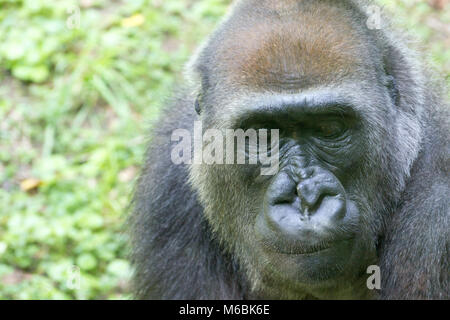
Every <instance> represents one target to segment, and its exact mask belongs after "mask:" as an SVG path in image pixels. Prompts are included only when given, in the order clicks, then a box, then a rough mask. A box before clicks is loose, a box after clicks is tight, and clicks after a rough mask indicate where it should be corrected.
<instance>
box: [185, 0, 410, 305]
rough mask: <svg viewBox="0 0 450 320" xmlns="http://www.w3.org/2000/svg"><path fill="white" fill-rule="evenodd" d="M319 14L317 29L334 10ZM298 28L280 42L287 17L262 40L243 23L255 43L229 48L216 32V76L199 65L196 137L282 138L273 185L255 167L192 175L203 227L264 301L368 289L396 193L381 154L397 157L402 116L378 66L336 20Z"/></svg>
mask: <svg viewBox="0 0 450 320" xmlns="http://www.w3.org/2000/svg"><path fill="white" fill-rule="evenodd" d="M317 6H318V7H319V8H321V6H320V5H317ZM317 6H316V7H317ZM322 10H323V12H322V13H321V16H322V18H321V19H323V16H326V15H327V14H332V13H333V12H334V11H335V10H338V9H337V8H336V7H332V8H330V7H323V8H322ZM299 16H300V17H299ZM341 16H343V17H345V15H343V14H341ZM302 18H305V16H301V15H297V18H296V19H298V21H296V22H295V25H299V28H298V30H295V31H293V32H286V29H287V28H288V26H289V25H290V24H292V21H291V19H294V18H293V17H290V16H289V18H287V19H286V20H285V21H284V22H278V21H277V22H275V23H274V24H272V25H270V30H268V29H261V28H260V26H259V22H258V21H259V20H258V19H254V18H253V19H252V18H251V17H250V18H249V17H247V20H246V21H248V25H246V26H245V29H246V30H253V28H256V29H257V30H259V31H260V32H259V33H258V32H255V30H253V31H252V38H251V40H249V41H247V42H238V43H233V45H230V43H229V41H228V40H229V38H232V39H236V38H237V37H239V35H236V34H227V32H223V34H222V33H220V32H219V34H218V35H216V37H215V39H216V38H219V39H221V44H218V43H213V44H210V47H207V48H206V49H205V51H208V52H209V53H210V54H209V56H203V57H202V56H201V55H200V61H208V59H209V60H211V59H214V62H215V63H214V68H208V67H207V65H211V63H209V62H208V64H207V65H201V64H198V65H197V66H196V68H197V71H198V73H199V75H200V77H201V79H202V83H203V87H202V92H201V94H202V100H201V104H202V105H201V120H202V121H203V125H204V127H206V128H208V127H209V128H217V129H221V130H225V129H229V128H233V129H238V128H240V129H243V130H246V129H249V128H253V129H279V135H280V141H279V150H280V152H279V160H280V166H279V170H278V172H277V173H276V174H275V175H273V176H269V177H265V176H260V175H259V172H260V170H259V169H260V168H259V167H258V166H257V165H219V166H214V165H193V166H192V167H191V182H192V185H193V186H194V188H196V189H197V191H198V194H199V195H200V199H201V201H202V204H203V205H204V207H205V214H206V216H207V218H208V220H209V222H210V224H211V226H212V227H213V229H214V230H215V231H216V232H217V234H218V235H219V238H220V239H221V240H222V242H224V243H226V247H227V248H228V250H229V251H231V252H232V254H233V256H237V257H238V259H240V264H241V265H244V266H246V269H247V272H248V273H249V275H248V276H249V278H250V279H251V281H250V282H251V283H252V285H253V286H254V289H255V291H256V292H258V290H260V292H261V294H264V295H265V296H267V295H268V294H269V295H270V294H273V295H274V296H277V297H280V296H281V297H290V298H299V297H302V296H301V295H303V296H304V295H308V294H311V295H314V296H317V297H330V296H327V293H326V292H327V289H329V288H330V287H334V286H336V285H337V284H338V283H339V285H340V287H344V288H345V283H349V286H350V283H355V281H356V282H357V281H358V280H355V279H361V281H363V279H365V278H367V275H366V269H367V267H368V266H369V265H370V264H373V262H374V261H376V245H377V238H378V236H379V234H380V233H381V231H382V225H383V217H382V214H383V211H384V209H385V208H386V207H387V206H389V204H391V203H394V202H395V200H396V197H397V196H398V192H399V189H400V188H401V184H402V183H403V182H402V181H403V177H402V176H401V171H397V172H394V171H393V170H391V167H392V166H394V167H395V166H396V165H397V162H398V161H397V160H398V159H396V158H395V155H390V154H389V153H388V152H386V153H385V152H384V150H385V148H394V149H395V139H396V138H397V137H396V136H395V134H394V135H393V134H392V133H393V132H394V133H395V132H396V129H395V127H396V126H397V122H396V121H397V119H398V118H399V116H398V114H397V111H396V109H395V97H394V96H393V95H392V94H391V92H390V90H389V88H390V85H391V84H390V83H389V81H390V77H389V75H387V74H386V73H385V67H384V66H383V58H382V56H381V55H380V54H375V55H374V53H373V52H371V51H370V50H371V48H372V43H371V42H370V41H369V40H367V43H363V44H361V36H360V35H359V36H358V37H357V34H359V32H361V31H360V30H357V29H352V28H351V27H350V25H349V24H346V21H345V19H343V20H342V21H340V22H337V21H335V23H336V25H334V26H333V25H331V24H328V25H327V28H330V29H329V30H325V31H324V27H323V26H322V24H321V23H320V22H319V21H318V22H316V23H315V24H310V25H308V26H307V27H305V28H304V29H302V26H303V23H304V22H302V21H303V20H302ZM305 19H307V20H308V19H309V18H305ZM343 30H347V33H344V34H337V33H338V32H339V31H343ZM315 31H316V32H315ZM305 33H306V34H307V36H305ZM338 36H340V37H341V39H340V41H339V43H341V44H345V45H343V47H340V48H339V51H338V50H336V48H335V42H332V41H333V40H334V38H335V37H338ZM355 39H358V41H356V40H355ZM368 39H370V38H368ZM312 44H314V45H312ZM213 48H214V49H213ZM312 48H314V50H313V49H312ZM317 48H319V49H321V50H322V51H318V49H317ZM311 50H313V51H311ZM211 52H212V53H211ZM230 60H233V61H234V62H232V63H230ZM237 61H240V62H237ZM224 65H226V66H227V68H225V67H224ZM250 69H252V72H250ZM212 79H214V80H212ZM217 83H220V84H221V85H220V86H218V85H217ZM388 132H390V134H388ZM405 170H406V169H405ZM386 172H389V174H386ZM395 174H398V175H397V176H395ZM380 186H383V188H382V189H383V190H384V191H381V188H380ZM364 277H365V278H364ZM275 283H276V285H275ZM343 284H344V285H343ZM275 288H276V289H275ZM342 290H349V288H345V289H342Z"/></svg>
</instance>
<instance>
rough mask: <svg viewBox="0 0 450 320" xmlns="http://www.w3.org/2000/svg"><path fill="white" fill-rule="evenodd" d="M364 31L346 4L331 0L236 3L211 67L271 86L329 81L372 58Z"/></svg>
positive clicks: (223, 76) (236, 79) (235, 79)
mask: <svg viewBox="0 0 450 320" xmlns="http://www.w3.org/2000/svg"><path fill="white" fill-rule="evenodd" d="M336 2H337V1H336ZM249 4H250V3H249ZM256 6H257V7H256ZM255 8H257V9H255ZM362 32H363V31H362V28H361V24H357V23H355V19H353V16H352V12H351V11H349V9H348V8H345V7H339V6H334V5H330V1H318V0H316V1H293V0H292V1H289V0H286V1H261V2H257V3H256V2H255V7H254V8H253V9H252V10H250V8H249V7H248V6H247V7H246V6H242V8H239V7H238V9H237V10H236V12H235V13H234V14H233V15H232V16H231V18H230V19H229V20H228V21H227V22H226V23H225V25H224V26H223V27H222V29H221V32H220V33H219V35H218V37H216V43H214V44H213V46H214V47H215V48H214V50H213V52H214V53H213V61H214V62H213V63H214V71H213V72H215V73H216V76H217V77H219V78H220V80H221V81H225V82H229V83H231V84H235V85H236V84H237V85H239V86H251V87H265V88H267V89H271V90H277V89H282V90H296V89H299V88H305V87H310V86H314V85H321V84H326V83H329V82H331V81H336V80H337V79H339V78H344V77H348V76H350V75H352V74H357V73H358V70H359V68H360V67H362V66H364V65H365V63H366V62H367V60H369V59H365V57H368V55H367V53H366V52H365V51H366V47H365V44H364V42H363V41H362V40H361V39H364V37H363V36H362V34H361V33H362Z"/></svg>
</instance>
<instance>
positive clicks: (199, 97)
mask: <svg viewBox="0 0 450 320" xmlns="http://www.w3.org/2000/svg"><path fill="white" fill-rule="evenodd" d="M201 100H202V95H201V93H199V94H198V95H197V98H196V99H195V112H197V114H198V115H200V113H201V112H202V109H201Z"/></svg>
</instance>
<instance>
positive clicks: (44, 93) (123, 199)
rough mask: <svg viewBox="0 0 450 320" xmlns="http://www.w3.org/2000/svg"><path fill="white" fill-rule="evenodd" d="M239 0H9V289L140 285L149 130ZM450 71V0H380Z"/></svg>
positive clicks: (78, 293)
mask: <svg viewBox="0 0 450 320" xmlns="http://www.w3.org/2000/svg"><path fill="white" fill-rule="evenodd" d="M229 3H230V1H229V0H197V1H196V0H150V1H145V0H135V1H121V0H79V1H68V0H64V1H48V0H0V299H127V298H130V295H129V290H128V278H129V276H130V267H129V263H128V262H127V248H126V241H127V239H126V235H125V234H124V232H123V230H124V228H123V223H124V220H125V217H126V215H127V212H126V208H127V205H128V202H129V200H130V194H131V191H132V188H133V183H134V181H135V179H136V176H137V173H138V172H139V165H140V163H141V160H142V159H143V153H144V148H145V141H146V133H147V132H148V130H149V128H150V125H151V123H152V120H154V119H155V117H156V116H157V115H158V110H159V109H160V107H161V106H162V104H163V102H164V100H165V99H166V98H167V97H168V96H170V90H171V88H172V87H173V85H174V82H175V80H177V81H182V80H180V79H182V78H181V77H180V74H181V71H182V68H183V64H184V63H185V62H186V61H187V59H188V57H189V55H190V54H191V53H192V52H193V50H194V49H195V47H196V46H197V45H198V44H199V42H200V41H201V40H202V39H203V38H204V37H205V36H206V35H207V34H208V33H209V32H210V31H211V30H212V29H213V28H214V26H215V25H216V24H217V22H218V20H219V19H220V17H221V16H222V15H223V13H224V12H225V10H226V8H227V6H228V4H229ZM378 3H380V4H382V5H384V6H385V7H386V9H387V10H388V11H391V12H393V13H394V17H395V23H396V24H398V25H399V26H400V27H403V28H405V29H406V30H407V31H408V32H409V34H411V35H412V36H413V37H415V38H416V39H418V40H419V41H418V43H417V46H418V48H419V49H420V50H422V52H423V53H424V54H425V55H426V57H427V61H428V62H429V63H430V64H431V65H432V66H433V67H434V68H436V69H437V70H438V71H439V72H440V75H441V76H442V78H445V79H446V80H445V81H446V82H447V85H449V84H450V6H449V4H448V0H429V1H428V0H416V1H415V0H394V1H392V0H380V1H378Z"/></svg>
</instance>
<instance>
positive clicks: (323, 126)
mask: <svg viewBox="0 0 450 320" xmlns="http://www.w3.org/2000/svg"><path fill="white" fill-rule="evenodd" d="M345 129H346V127H345V126H344V124H342V123H341V122H338V121H324V122H320V123H319V124H318V125H317V126H316V127H315V134H316V135H317V136H318V137H321V138H328V139H329V138H338V137H339V136H341V135H342V134H343V133H344V132H345Z"/></svg>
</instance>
